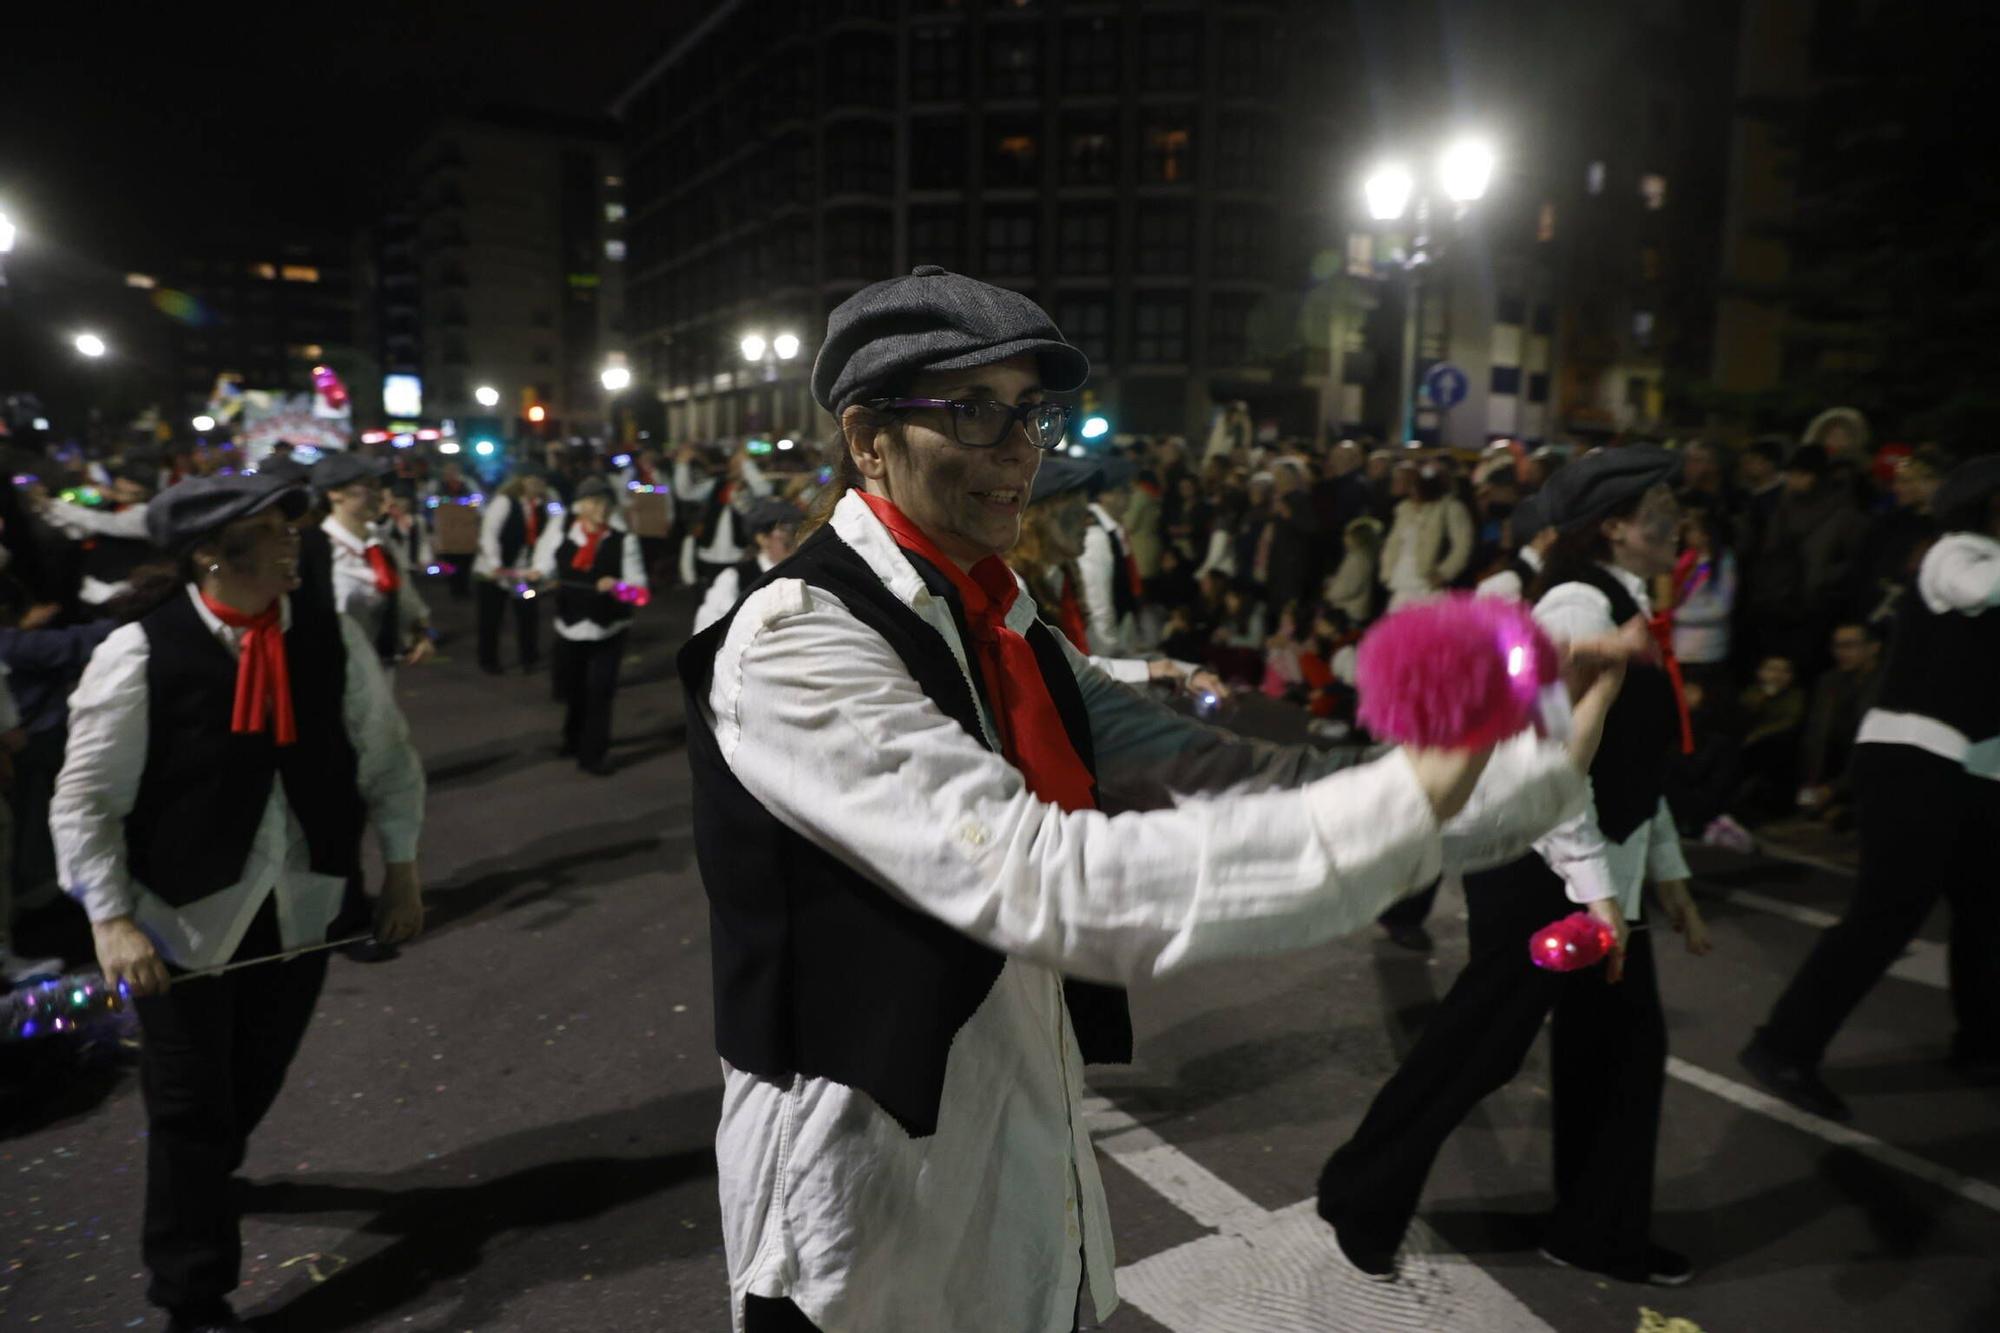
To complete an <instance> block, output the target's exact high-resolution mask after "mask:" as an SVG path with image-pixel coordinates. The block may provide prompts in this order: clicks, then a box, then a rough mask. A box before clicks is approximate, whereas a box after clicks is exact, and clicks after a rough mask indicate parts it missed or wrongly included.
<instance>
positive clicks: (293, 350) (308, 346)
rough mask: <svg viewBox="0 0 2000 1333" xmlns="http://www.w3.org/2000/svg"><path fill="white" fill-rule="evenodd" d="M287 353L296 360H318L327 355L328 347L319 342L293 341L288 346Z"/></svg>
mask: <svg viewBox="0 0 2000 1333" xmlns="http://www.w3.org/2000/svg"><path fill="white" fill-rule="evenodd" d="M285 354H286V355H287V356H289V357H291V358H292V359H293V360H294V361H317V360H319V359H320V358H321V357H322V356H325V355H326V348H324V347H322V346H320V345H319V344H318V343H291V344H289V345H288V346H286V348H285Z"/></svg>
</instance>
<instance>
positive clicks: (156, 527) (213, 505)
mask: <svg viewBox="0 0 2000 1333" xmlns="http://www.w3.org/2000/svg"><path fill="white" fill-rule="evenodd" d="M309 504H310V502H309V499H308V497H307V495H306V491H305V487H303V486H301V485H300V484H299V483H298V482H296V481H292V480H288V479H287V478H284V477H272V476H266V475H264V474H262V473H255V472H246V473H238V474H237V475H235V476H230V477H189V478H188V479H187V480H186V481H182V482H177V483H175V484H174V485H172V486H169V487H167V489H165V490H164V491H161V492H160V493H159V494H158V495H156V496H154V497H153V499H152V501H151V502H150V503H149V504H147V506H146V535H147V536H148V537H150V538H152V540H153V545H155V546H157V547H159V548H160V549H161V550H163V551H171V552H173V553H175V554H176V555H178V554H179V553H181V552H183V551H185V550H187V549H188V548H189V547H191V546H193V545H194V544H195V543H196V542H198V541H200V540H201V539H202V538H203V537H206V536H208V535H209V534H210V533H213V532H217V531H219V530H221V529H223V528H226V527H228V526H229V525H230V524H231V523H234V522H235V521H236V520H237V519H239V518H248V517H250V516H251V515H252V514H260V513H262V512H263V511H264V510H266V509H269V508H270V507H271V506H273V505H277V506H279V507H281V508H282V509H283V510H284V514H285V517H286V518H297V517H298V516H299V515H301V514H303V513H305V512H306V509H307V508H308V507H309Z"/></svg>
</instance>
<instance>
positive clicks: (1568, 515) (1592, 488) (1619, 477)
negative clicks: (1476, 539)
mask: <svg viewBox="0 0 2000 1333" xmlns="http://www.w3.org/2000/svg"><path fill="white" fill-rule="evenodd" d="M1680 475H1681V456H1680V455H1679V454H1677V453H1675V452H1674V451H1673V450H1671V449H1662V448H1661V447H1660V446H1659V445H1657V444H1630V445H1626V446H1625V447H1624V448H1621V449H1599V450H1595V451H1593V452H1591V453H1588V454H1585V455H1584V456H1583V457H1582V458H1579V459H1578V460H1577V461H1576V462H1574V463H1571V464H1570V465H1569V466H1568V467H1566V468H1564V469H1563V470H1562V471H1560V472H1558V473H1556V475H1555V476H1553V477H1551V478H1550V479H1549V484H1548V485H1546V486H1544V487H1542V489H1541V492H1540V494H1541V501H1542V505H1543V511H1542V521H1543V522H1545V523H1547V524H1548V525H1549V526H1550V527H1555V528H1561V529H1562V530H1563V531H1565V532H1567V531H1569V530H1571V529H1573V528H1579V527H1582V526H1583V525H1585V524H1587V523H1595V522H1597V521H1598V520H1600V519H1602V518H1603V517H1604V516H1605V515H1606V514H1609V513H1610V512H1611V511H1612V510H1614V509H1616V508H1618V506H1619V505H1621V504H1624V503H1625V502H1626V501H1628V500H1632V499H1635V498H1637V497H1638V496H1641V495H1644V494H1645V493H1646V492H1647V491H1650V490H1651V489H1653V487H1655V486H1658V485H1660V484H1661V483H1662V482H1666V483H1668V484H1672V483H1673V482H1675V481H1678V480H1679V479H1680Z"/></svg>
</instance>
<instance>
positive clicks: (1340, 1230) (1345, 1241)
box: [1317, 1195, 1396, 1282]
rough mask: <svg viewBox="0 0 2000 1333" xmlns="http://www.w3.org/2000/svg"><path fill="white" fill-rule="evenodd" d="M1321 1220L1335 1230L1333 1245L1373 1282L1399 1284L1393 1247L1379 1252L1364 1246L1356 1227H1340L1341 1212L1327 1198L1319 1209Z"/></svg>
mask: <svg viewBox="0 0 2000 1333" xmlns="http://www.w3.org/2000/svg"><path fill="white" fill-rule="evenodd" d="M1317 1208H1318V1211H1319V1216H1320V1220H1321V1221H1322V1222H1325V1223H1326V1224H1327V1225H1328V1226H1330V1227H1332V1228H1333V1243H1334V1244H1336V1245H1338V1246H1339V1247H1340V1253H1341V1256H1342V1257H1343V1258H1345V1259H1346V1260H1347V1262H1348V1263H1350V1264H1352V1265H1353V1266H1354V1268H1355V1270H1356V1271H1357V1272H1359V1273H1360V1274H1361V1275H1362V1276H1363V1277H1365V1278H1367V1279H1368V1280H1369V1281H1370V1282H1394V1281H1395V1280H1396V1251H1395V1247H1393V1246H1391V1247H1390V1248H1389V1249H1387V1250H1382V1249H1377V1248H1375V1247H1373V1246H1370V1245H1368V1244H1366V1243H1364V1242H1363V1241H1362V1240H1361V1238H1360V1236H1359V1235H1358V1234H1357V1233H1356V1232H1355V1229H1354V1228H1352V1227H1343V1226H1341V1224H1340V1215H1339V1211H1338V1210H1337V1209H1336V1208H1335V1207H1334V1205H1333V1204H1332V1203H1331V1202H1329V1201H1328V1200H1327V1199H1326V1197H1325V1196H1324V1195H1322V1196H1321V1198H1320V1200H1319V1203H1318V1205H1317Z"/></svg>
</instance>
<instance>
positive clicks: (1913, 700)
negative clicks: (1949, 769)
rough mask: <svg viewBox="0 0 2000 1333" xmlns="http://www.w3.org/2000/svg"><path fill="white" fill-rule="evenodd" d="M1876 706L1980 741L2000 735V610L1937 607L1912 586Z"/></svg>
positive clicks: (1905, 593) (1901, 608)
mask: <svg viewBox="0 0 2000 1333" xmlns="http://www.w3.org/2000/svg"><path fill="white" fill-rule="evenodd" d="M1875 707H1876V708H1877V709H1878V710H1880V711H1882V712H1885V713H1914V714H1916V715H1918V716H1919V717H1927V718H1930V719H1931V720H1933V721H1936V722H1942V723H1944V724H1945V725H1946V726H1948V727H1950V728H1952V729H1953V730H1955V731H1957V732H1958V733H1959V734H1960V735H1962V736H1964V737H1965V738H1966V739H1967V740H1968V741H1971V742H1973V743H1974V744H1977V743H1979V742H1980V741H1987V740H1992V739H1994V738H1995V737H2000V611H1994V610H1991V609H1987V610H1983V611H1981V612H1980V613H1979V614H1977V615H1968V614H1966V613H1965V612H1963V611H1952V610H1947V611H1933V610H1931V608H1930V606H1929V605H1928V604H1927V603H1926V602H1925V601H1924V597H1923V594H1922V593H1921V592H1919V591H1918V590H1917V588H1916V587H1915V585H1914V584H1911V585H1909V586H1906V587H1905V588H1904V589H1903V595H1902V598H1901V601H1900V603H1899V609H1898V611H1897V613H1896V629H1895V633H1894V635H1893V636H1892V638H1891V639H1890V642H1889V661H1888V664H1887V665H1886V666H1885V667H1884V668H1883V672H1882V693H1881V694H1880V696H1878V697H1877V698H1876V700H1875Z"/></svg>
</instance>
